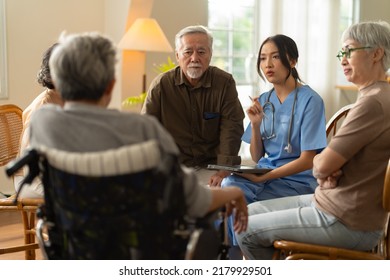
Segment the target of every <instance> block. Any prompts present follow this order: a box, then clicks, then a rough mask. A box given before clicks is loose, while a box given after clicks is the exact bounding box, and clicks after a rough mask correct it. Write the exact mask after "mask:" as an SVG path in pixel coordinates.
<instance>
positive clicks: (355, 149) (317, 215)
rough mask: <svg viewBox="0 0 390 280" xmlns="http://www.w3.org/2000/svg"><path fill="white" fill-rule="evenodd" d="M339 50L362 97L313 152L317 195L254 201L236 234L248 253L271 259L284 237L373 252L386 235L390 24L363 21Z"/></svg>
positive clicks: (349, 31) (347, 33) (350, 30)
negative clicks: (243, 226) (246, 221)
mask: <svg viewBox="0 0 390 280" xmlns="http://www.w3.org/2000/svg"><path fill="white" fill-rule="evenodd" d="M342 42H343V43H342V45H343V47H342V50H341V51H340V52H339V54H338V55H337V57H338V58H339V59H340V61H341V66H342V68H343V70H344V75H345V77H346V78H347V80H348V81H349V82H352V83H353V84H355V85H356V86H357V87H358V89H359V93H360V94H359V98H358V100H357V101H356V103H355V105H354V107H353V108H352V109H351V110H350V112H349V114H348V116H347V117H346V119H345V121H344V122H343V124H342V126H341V127H340V128H339V130H338V131H337V133H336V135H335V136H334V137H333V138H332V139H331V141H330V143H329V145H328V146H327V147H326V148H325V149H324V150H323V151H322V152H321V153H320V154H318V155H316V156H315V157H314V161H313V164H314V166H313V174H314V176H315V177H316V178H317V182H318V187H317V188H316V190H315V193H314V195H313V194H309V195H301V196H295V197H286V198H280V199H273V200H267V201H261V202H256V203H253V204H250V205H249V206H248V208H249V215H250V216H249V224H248V230H247V231H246V232H245V233H241V234H238V235H237V240H238V243H239V245H240V247H241V249H242V251H243V252H244V254H245V255H246V256H247V257H248V258H249V259H270V258H271V256H272V254H273V251H274V250H273V246H272V245H273V242H274V241H275V240H277V239H285V240H291V241H297V242H305V243H312V244H319V245H326V246H336V247H342V248H347V249H355V250H362V251H368V250H371V249H373V248H374V247H375V246H376V245H377V244H378V241H379V239H380V237H381V235H382V231H383V225H384V223H385V221H386V217H387V213H386V211H385V210H384V209H383V208H382V190H383V178H384V175H385V172H386V166H387V164H388V161H389V158H390V84H389V83H388V82H387V81H386V71H387V70H388V69H389V67H390V25H389V24H388V23H386V22H362V23H358V24H354V25H352V26H350V27H349V28H348V29H347V30H346V31H345V32H344V33H343V37H342Z"/></svg>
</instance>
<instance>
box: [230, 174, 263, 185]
mask: <svg viewBox="0 0 390 280" xmlns="http://www.w3.org/2000/svg"><path fill="white" fill-rule="evenodd" d="M234 175H237V176H240V177H243V178H245V179H247V180H249V181H251V182H254V183H260V182H264V181H266V179H265V178H264V175H260V174H254V173H234Z"/></svg>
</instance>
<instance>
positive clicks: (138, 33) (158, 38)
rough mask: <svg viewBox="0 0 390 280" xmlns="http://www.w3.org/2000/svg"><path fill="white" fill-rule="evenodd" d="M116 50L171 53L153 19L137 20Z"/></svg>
mask: <svg viewBox="0 0 390 280" xmlns="http://www.w3.org/2000/svg"><path fill="white" fill-rule="evenodd" d="M118 48H120V49H123V50H130V51H141V52H172V51H173V49H172V46H171V45H170V44H169V42H168V39H167V37H166V36H165V35H164V32H163V31H162V29H161V27H160V25H159V24H158V23H157V21H156V20H155V19H153V18H138V19H136V20H135V21H134V23H133V25H132V26H131V27H130V28H129V29H128V30H127V32H126V34H125V35H124V36H123V38H122V39H121V40H120V42H119V44H118ZM142 92H146V74H144V75H143V79H142Z"/></svg>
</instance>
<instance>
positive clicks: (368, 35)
mask: <svg viewBox="0 0 390 280" xmlns="http://www.w3.org/2000/svg"><path fill="white" fill-rule="evenodd" d="M341 38H342V41H343V42H345V41H346V40H348V39H352V40H354V41H356V42H358V43H360V44H361V45H362V46H370V47H373V48H383V50H384V56H383V60H382V65H383V68H384V70H385V72H386V71H387V70H388V69H389V68H390V24H389V23H387V22H385V21H375V22H374V21H367V22H361V23H356V24H353V25H351V26H350V27H348V28H347V30H345V31H344V33H343V35H342V37H341Z"/></svg>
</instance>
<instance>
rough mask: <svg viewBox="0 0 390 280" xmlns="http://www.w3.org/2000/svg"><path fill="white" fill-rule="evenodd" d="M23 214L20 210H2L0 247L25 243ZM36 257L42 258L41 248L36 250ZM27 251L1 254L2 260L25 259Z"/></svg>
mask: <svg viewBox="0 0 390 280" xmlns="http://www.w3.org/2000/svg"><path fill="white" fill-rule="evenodd" d="M23 242H24V240H23V224H22V216H21V214H20V213H19V212H0V248H4V247H10V246H17V245H20V244H23ZM35 253H36V259H38V260H42V254H41V252H40V250H39V249H38V250H35ZM24 259H25V253H24V251H23V252H16V253H11V254H2V255H1V254H0V260H24Z"/></svg>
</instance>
